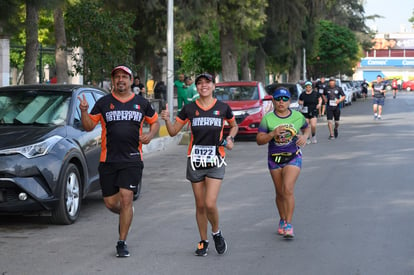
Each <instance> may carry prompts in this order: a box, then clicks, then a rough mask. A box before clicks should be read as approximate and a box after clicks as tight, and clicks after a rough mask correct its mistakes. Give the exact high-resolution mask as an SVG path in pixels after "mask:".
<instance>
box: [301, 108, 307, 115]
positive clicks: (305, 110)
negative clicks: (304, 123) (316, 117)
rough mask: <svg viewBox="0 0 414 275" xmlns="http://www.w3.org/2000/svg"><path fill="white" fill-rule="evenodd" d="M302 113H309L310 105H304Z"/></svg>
mask: <svg viewBox="0 0 414 275" xmlns="http://www.w3.org/2000/svg"><path fill="white" fill-rule="evenodd" d="M302 113H304V114H307V113H308V106H303V107H302Z"/></svg>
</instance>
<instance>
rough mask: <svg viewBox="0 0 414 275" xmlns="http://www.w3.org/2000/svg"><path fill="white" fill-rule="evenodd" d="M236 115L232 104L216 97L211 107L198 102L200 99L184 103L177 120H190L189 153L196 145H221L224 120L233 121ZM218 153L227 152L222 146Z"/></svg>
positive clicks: (183, 122)
mask: <svg viewBox="0 0 414 275" xmlns="http://www.w3.org/2000/svg"><path fill="white" fill-rule="evenodd" d="M234 119H235V117H234V115H233V111H232V110H231V108H230V106H229V105H227V104H226V103H224V102H222V101H220V100H217V99H215V102H214V103H213V104H212V105H211V106H210V107H209V108H203V107H202V106H200V105H199V104H198V100H196V101H195V102H191V103H189V104H186V105H184V107H183V109H182V110H181V111H180V113H178V115H177V118H176V120H177V121H178V122H180V123H182V124H185V123H187V122H188V121H189V122H190V126H191V143H190V145H189V147H188V155H190V154H191V150H192V149H193V146H194V145H203V146H215V147H216V148H218V147H219V144H220V141H221V139H222V138H223V128H224V120H227V121H232V120H234ZM218 153H219V154H220V156H222V157H224V155H225V152H224V149H223V148H222V146H220V148H219V150H218Z"/></svg>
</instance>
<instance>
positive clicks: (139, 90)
mask: <svg viewBox="0 0 414 275" xmlns="http://www.w3.org/2000/svg"><path fill="white" fill-rule="evenodd" d="M144 88H145V86H144V84H142V83H139V84H138V85H136V84H132V85H131V90H132V91H133V92H134V93H135V94H136V95H141V96H142V89H144Z"/></svg>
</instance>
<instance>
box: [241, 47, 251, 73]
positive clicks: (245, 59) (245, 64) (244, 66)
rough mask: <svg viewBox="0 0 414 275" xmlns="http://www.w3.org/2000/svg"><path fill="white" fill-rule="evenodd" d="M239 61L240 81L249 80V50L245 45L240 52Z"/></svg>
mask: <svg viewBox="0 0 414 275" xmlns="http://www.w3.org/2000/svg"><path fill="white" fill-rule="evenodd" d="M241 55H242V56H241V58H240V59H241V60H240V67H241V79H242V80H249V81H250V80H251V77H250V68H249V49H248V46H247V45H246V46H245V48H244V49H243V50H242V53H241Z"/></svg>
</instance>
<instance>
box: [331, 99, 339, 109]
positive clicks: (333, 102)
mask: <svg viewBox="0 0 414 275" xmlns="http://www.w3.org/2000/svg"><path fill="white" fill-rule="evenodd" d="M329 106H332V107H335V106H337V104H336V99H331V100H329Z"/></svg>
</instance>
